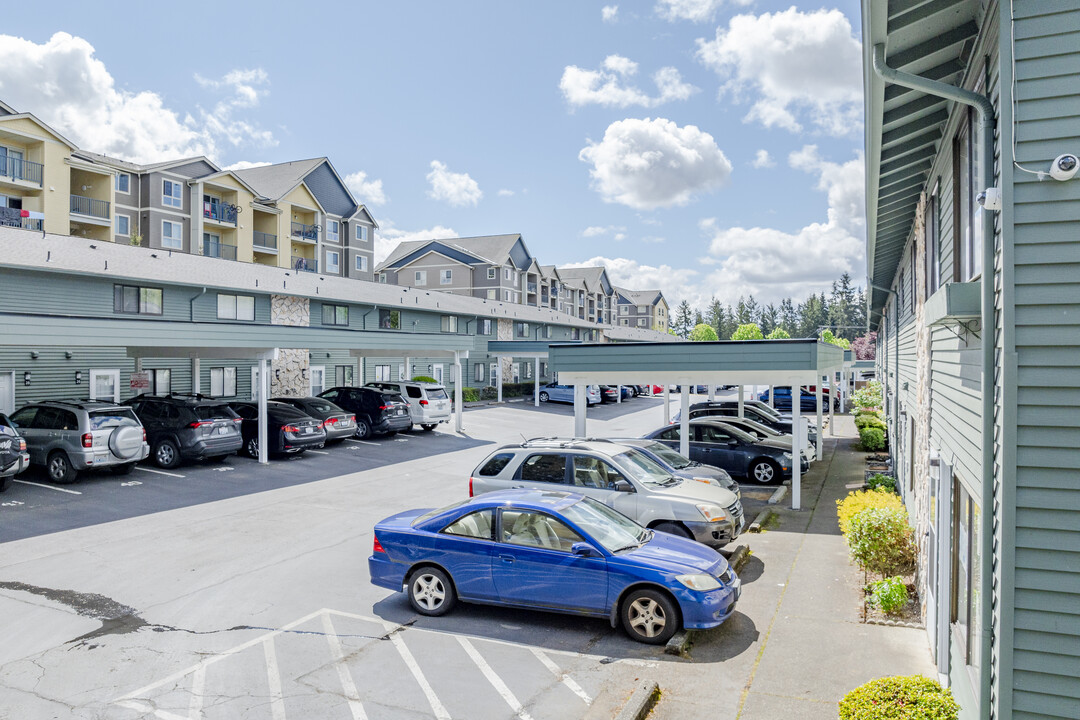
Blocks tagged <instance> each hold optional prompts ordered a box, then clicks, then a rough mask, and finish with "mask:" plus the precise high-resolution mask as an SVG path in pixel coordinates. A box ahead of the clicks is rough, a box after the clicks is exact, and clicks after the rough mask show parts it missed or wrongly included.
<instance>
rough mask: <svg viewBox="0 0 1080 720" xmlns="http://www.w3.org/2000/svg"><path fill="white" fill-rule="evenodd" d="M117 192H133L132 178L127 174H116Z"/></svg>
mask: <svg viewBox="0 0 1080 720" xmlns="http://www.w3.org/2000/svg"><path fill="white" fill-rule="evenodd" d="M116 192H122V193H129V192H131V176H130V175H128V174H127V173H116Z"/></svg>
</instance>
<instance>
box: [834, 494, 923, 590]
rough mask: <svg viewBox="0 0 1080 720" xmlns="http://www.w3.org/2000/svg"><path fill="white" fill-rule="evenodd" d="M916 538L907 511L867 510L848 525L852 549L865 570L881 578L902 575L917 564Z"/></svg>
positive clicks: (856, 515) (849, 544) (890, 509)
mask: <svg viewBox="0 0 1080 720" xmlns="http://www.w3.org/2000/svg"><path fill="white" fill-rule="evenodd" d="M913 534H914V533H913V531H912V529H911V525H909V524H908V518H907V510H904V509H902V508H899V509H898V508H879V507H872V508H866V509H865V510H860V511H859V512H858V513H856V514H855V515H854V516H853V517H852V518H851V520H850V521H849V522H848V532H847V543H848V549H849V550H850V551H851V557H852V559H853V560H855V562H857V563H859V565H861V566H862V567H863V568H864V569H866V570H868V571H870V572H872V573H877V574H879V575H898V574H901V573H905V572H908V571H910V570H911V568H912V567H913V566H914V564H915V542H914V539H913V537H912V536H913Z"/></svg>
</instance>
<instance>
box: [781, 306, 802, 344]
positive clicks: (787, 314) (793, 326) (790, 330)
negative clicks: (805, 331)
mask: <svg viewBox="0 0 1080 720" xmlns="http://www.w3.org/2000/svg"><path fill="white" fill-rule="evenodd" d="M780 327H782V328H783V329H784V332H786V333H787V334H788V337H792V336H794V335H795V334H796V333H797V332H798V331H799V313H798V312H797V311H796V310H795V305H794V303H792V302H791V298H784V299H783V300H781V301H780Z"/></svg>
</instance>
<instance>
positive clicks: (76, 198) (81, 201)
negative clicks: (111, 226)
mask: <svg viewBox="0 0 1080 720" xmlns="http://www.w3.org/2000/svg"><path fill="white" fill-rule="evenodd" d="M71 212H73V213H75V214H76V215H86V216H88V217H95V218H101V219H102V220H108V219H109V201H108V200H95V199H94V198H88V197H83V196H82V195H72V196H71Z"/></svg>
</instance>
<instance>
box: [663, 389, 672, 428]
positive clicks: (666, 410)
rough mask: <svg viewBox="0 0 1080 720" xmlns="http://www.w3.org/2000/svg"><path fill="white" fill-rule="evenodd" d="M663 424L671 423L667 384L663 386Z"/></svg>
mask: <svg viewBox="0 0 1080 720" xmlns="http://www.w3.org/2000/svg"><path fill="white" fill-rule="evenodd" d="M664 424H665V425H670V424H671V393H670V392H669V391H668V386H667V385H665V386H664Z"/></svg>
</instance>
